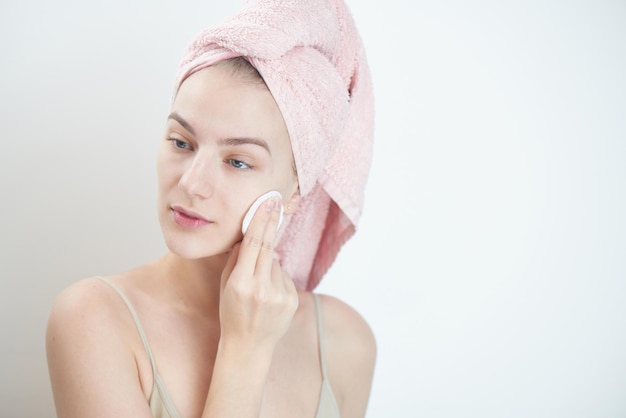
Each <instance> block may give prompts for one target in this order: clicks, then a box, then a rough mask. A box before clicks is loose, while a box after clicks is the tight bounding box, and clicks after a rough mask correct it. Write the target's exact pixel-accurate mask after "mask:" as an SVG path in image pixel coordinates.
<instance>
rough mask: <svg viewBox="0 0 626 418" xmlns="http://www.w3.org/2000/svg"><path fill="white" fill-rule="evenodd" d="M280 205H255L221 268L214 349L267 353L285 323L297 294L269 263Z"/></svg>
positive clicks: (274, 200)
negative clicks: (218, 329)
mask: <svg viewBox="0 0 626 418" xmlns="http://www.w3.org/2000/svg"><path fill="white" fill-rule="evenodd" d="M280 205H281V202H280V200H279V199H278V198H272V199H269V200H267V201H265V202H264V203H263V205H261V207H260V208H259V210H257V212H256V213H255V215H254V217H253V218H252V222H251V223H250V226H249V228H248V230H247V231H246V234H245V235H244V238H243V241H242V242H241V243H240V244H237V245H236V246H235V247H234V248H233V251H232V253H231V255H230V257H229V259H228V262H227V263H226V266H225V267H224V270H223V272H222V277H221V297H220V307H219V315H220V325H221V336H220V345H227V346H229V347H231V348H233V347H236V348H237V351H240V350H244V351H249V350H254V351H256V350H257V349H267V350H269V352H270V353H271V352H273V350H274V347H275V346H276V344H277V343H278V341H279V340H280V339H281V338H282V336H283V335H284V334H285V333H286V332H287V329H288V328H289V325H290V324H291V321H292V319H293V315H294V314H295V312H296V309H297V307H298V294H297V291H296V288H295V285H294V283H293V281H292V280H291V279H290V278H289V277H288V276H287V275H286V274H285V273H284V272H283V270H282V269H281V267H280V264H279V263H278V261H276V260H274V240H275V238H276V230H277V229H278V220H279V216H280Z"/></svg>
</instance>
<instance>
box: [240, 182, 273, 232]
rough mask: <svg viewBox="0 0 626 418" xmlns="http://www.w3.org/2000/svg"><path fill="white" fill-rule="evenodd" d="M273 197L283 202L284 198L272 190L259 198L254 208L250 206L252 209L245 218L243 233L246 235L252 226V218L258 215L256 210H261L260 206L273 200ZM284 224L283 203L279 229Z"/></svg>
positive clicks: (242, 227)
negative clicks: (270, 199)
mask: <svg viewBox="0 0 626 418" xmlns="http://www.w3.org/2000/svg"><path fill="white" fill-rule="evenodd" d="M272 197H277V198H279V199H281V201H282V196H281V195H280V193H279V192H277V191H276V190H272V191H270V192H267V193H265V194H263V195H261V196H259V197H258V198H257V200H255V201H254V203H253V204H252V206H250V209H248V212H247V213H246V216H244V218H243V223H242V225H241V232H243V233H244V234H245V233H246V231H247V230H248V227H249V226H250V222H251V221H252V217H253V216H254V214H255V213H256V210H257V209H258V208H259V206H261V204H262V203H263V202H265V201H266V200H267V199H269V198H272ZM282 222H283V205H282V203H281V205H280V218H278V227H280V224H281V223H282Z"/></svg>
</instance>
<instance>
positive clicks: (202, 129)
mask: <svg viewBox="0 0 626 418" xmlns="http://www.w3.org/2000/svg"><path fill="white" fill-rule="evenodd" d="M316 33H317V34H318V35H319V36H318V37H316V36H315V34H316ZM329 33H331V34H332V36H330V35H329ZM259 35H261V36H259ZM307 42H308V44H309V46H307ZM370 95H371V89H370V88H369V78H368V74H367V67H366V63H365V59H364V55H363V52H362V48H360V41H359V40H358V36H357V35H356V30H355V29H354V27H353V23H352V21H351V19H350V16H349V13H348V11H347V10H346V9H345V5H343V4H342V3H335V2H330V3H328V2H325V1H318V2H315V1H310V2H299V1H292V2H278V1H273V2H272V1H270V2H259V3H252V2H251V3H248V5H247V8H246V9H244V10H243V11H242V13H240V14H238V15H237V16H235V17H233V18H232V19H230V20H229V21H228V22H226V23H225V24H223V25H221V26H219V27H217V28H212V29H209V30H207V31H205V32H203V33H202V34H200V36H199V37H198V38H197V39H196V40H195V41H194V42H193V43H192V44H191V46H190V48H189V50H188V51H187V54H186V58H185V59H184V60H183V64H182V65H181V72H180V76H179V79H178V82H177V86H176V91H175V96H174V100H173V104H172V108H171V112H170V115H169V117H168V120H167V125H166V130H165V135H164V137H163V140H162V141H161V145H160V151H159V157H158V164H157V170H158V182H159V189H158V190H159V193H158V213H159V221H160V224H161V229H162V231H163V236H164V239H165V242H166V244H167V246H168V248H169V250H170V251H169V253H168V254H166V255H165V256H163V257H162V258H160V259H158V260H156V261H154V262H152V263H150V264H147V265H144V266H141V267H139V268H136V269H134V270H131V271H128V272H125V273H122V274H119V275H116V276H111V277H108V278H100V277H95V278H90V279H85V280H83V281H81V282H78V283H76V284H74V285H72V286H70V287H69V288H68V289H66V290H65V291H64V292H63V293H62V294H61V295H60V296H59V297H58V299H57V301H56V302H55V305H54V307H53V309H52V312H51V314H50V319H49V325H48V333H47V353H48V364H49V370H50V376H51V382H52V388H53V393H54V398H55V404H56V408H57V414H58V416H59V417H62V418H66V417H81V418H82V417H133V418H137V417H151V416H154V417H179V416H180V417H235V416H236V417H338V416H341V417H344V418H346V417H363V416H364V415H365V409H366V405H367V399H368V396H369V389H370V384H371V380H372V375H373V367H374V359H375V342H374V338H373V335H372V333H371V331H370V329H369V327H368V326H367V324H366V323H365V322H364V320H363V319H362V318H361V317H360V316H359V314H358V313H356V312H355V311H354V310H353V309H351V308H350V307H348V306H347V305H346V304H344V303H343V302H341V301H339V300H337V299H334V298H332V297H328V296H316V295H313V294H312V293H311V290H312V289H313V288H314V287H315V285H317V283H318V282H319V280H320V279H321V277H322V276H323V274H324V273H325V272H326V270H327V269H328V267H329V265H330V263H332V261H333V259H334V257H335V256H336V254H337V251H338V250H339V247H340V246H341V245H342V244H343V243H344V242H345V241H346V240H347V239H348V238H349V237H350V236H351V235H352V233H353V232H354V226H355V224H356V220H357V219H358V213H359V211H360V204H361V197H360V193H362V187H363V185H364V182H365V177H366V172H367V166H368V165H369V151H370V150H371V146H370V144H369V142H370V141H368V139H371V109H370V108H371V96H370ZM355 134H356V135H355ZM368 135H369V136H368ZM354 138H357V139H358V141H357V142H355V140H354ZM350 150H352V151H350ZM355 158H356V159H358V160H359V161H360V162H359V163H356V164H354V166H353V167H352V168H350V170H345V169H337V167H335V166H334V164H335V162H345V161H348V162H349V161H350V160H351V159H352V160H354V159H355ZM364 160H365V161H364ZM338 167H343V166H341V165H339V166H338ZM336 184H339V185H342V186H343V187H338V186H336ZM269 190H275V191H278V192H279V195H280V197H278V198H271V199H269V200H266V201H265V202H263V203H262V204H261V206H260V208H259V210H257V211H256V213H254V215H253V217H252V220H251V222H250V225H249V227H248V228H247V229H246V230H245V233H243V232H242V221H243V218H244V215H245V213H246V211H247V210H248V209H249V208H250V205H251V203H252V202H253V201H254V200H255V199H256V198H257V197H258V196H259V195H262V194H264V193H265V192H267V191H269ZM355 196H356V197H355ZM351 198H352V200H351ZM281 211H284V215H285V219H284V222H283V223H282V224H281V225H280V226H279V223H280V220H281V216H282V212H281Z"/></svg>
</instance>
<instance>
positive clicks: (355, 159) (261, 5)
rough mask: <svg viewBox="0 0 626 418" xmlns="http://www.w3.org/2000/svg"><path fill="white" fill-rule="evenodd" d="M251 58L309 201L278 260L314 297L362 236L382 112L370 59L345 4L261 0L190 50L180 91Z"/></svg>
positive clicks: (288, 225)
mask: <svg viewBox="0 0 626 418" xmlns="http://www.w3.org/2000/svg"><path fill="white" fill-rule="evenodd" d="M236 56H243V57H245V58H246V59H247V60H248V61H249V62H250V63H251V64H252V65H253V66H254V67H255V68H256V69H257V70H258V71H259V73H260V74H261V76H262V77H263V79H264V80H265V83H266V84H267V86H268V88H269V90H270V92H271V93H272V95H273V97H274V99H275V101H276V103H277V105H278V107H279V109H280V111H281V113H282V115H283V118H284V120H285V125H286V126H287V130H288V132H289V137H290V140H291V147H292V151H293V155H294V160H295V164H296V169H297V172H298V182H299V187H300V194H301V195H302V199H301V201H300V204H299V205H298V208H297V210H296V212H295V213H294V214H292V215H291V216H288V217H286V218H285V222H284V223H283V225H282V226H281V228H280V230H279V235H278V239H277V244H276V253H277V254H278V257H279V260H280V262H281V265H282V267H283V269H284V270H285V272H286V273H287V274H289V275H290V276H291V277H292V279H293V280H294V282H295V283H296V286H298V287H299V288H300V289H304V290H313V289H314V288H315V287H316V286H317V284H318V283H319V281H320V280H321V279H322V277H323V276H324V274H325V273H326V272H327V271H328V269H329V268H330V266H331V264H332V263H333V261H334V260H335V258H336V256H337V253H338V252H339V250H340V248H341V247H342V245H343V244H344V243H345V242H346V241H347V240H348V239H349V238H350V237H351V236H352V235H353V234H354V232H355V230H356V226H357V224H358V220H359V218H360V216H361V211H362V208H363V200H364V189H365V184H366V181H367V176H368V172H369V167H370V164H371V156H372V142H373V122H374V108H373V103H374V100H373V95H372V86H371V79H370V73H369V68H368V66H367V60H366V56H365V51H364V48H363V45H362V42H361V39H360V36H359V34H358V32H357V29H356V27H355V24H354V21H353V19H352V16H351V14H350V11H349V10H348V8H347V6H346V5H345V4H344V3H343V1H341V0H256V1H248V2H246V3H245V4H244V7H243V9H242V10H241V12H240V13H238V14H236V15H234V16H232V17H231V18H229V19H227V20H226V21H225V22H223V23H222V24H220V25H218V26H216V27H212V28H209V29H206V30H204V31H202V32H201V33H200V34H199V35H198V36H197V37H196V38H195V39H194V41H193V42H192V43H191V44H190V45H189V47H188V49H187V50H186V52H185V55H184V58H183V61H182V63H181V65H180V68H179V73H178V77H177V80H176V90H177V89H178V87H179V86H180V84H181V83H182V82H183V81H184V80H185V79H186V78H187V77H188V76H189V75H191V74H193V73H194V72H196V71H198V70H200V69H202V68H206V67H208V66H210V65H212V64H214V63H216V62H218V61H221V60H224V59H228V58H232V57H236Z"/></svg>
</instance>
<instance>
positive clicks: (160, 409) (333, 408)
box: [99, 277, 340, 418]
mask: <svg viewBox="0 0 626 418" xmlns="http://www.w3.org/2000/svg"><path fill="white" fill-rule="evenodd" d="M99 279H100V280H102V281H103V282H105V283H106V284H108V285H109V286H110V287H111V288H112V289H113V290H115V292H117V294H118V295H119V296H120V297H121V298H122V300H123V301H124V303H126V306H127V307H128V310H129V311H130V313H131V315H132V317H133V320H134V321H135V325H136V326H137V331H138V332H139V335H140V336H141V341H143V346H144V348H145V350H146V353H147V354H148V357H149V359H150V365H151V366H152V376H154V378H153V380H154V383H153V385H152V394H151V395H150V401H149V403H150V410H151V411H152V416H153V417H154V418H181V416H180V414H179V413H178V411H177V410H176V407H175V406H174V404H173V403H172V400H171V398H170V396H169V394H168V392H167V388H166V387H165V384H164V383H163V380H162V379H161V376H160V375H159V372H158V370H157V367H156V362H155V361H154V357H153V356H152V350H151V349H150V344H148V339H147V338H146V334H145V333H144V331H143V327H142V326H141V322H139V317H138V316H137V313H136V312H135V309H134V308H133V305H132V304H131V303H130V300H128V298H127V297H126V295H124V293H122V291H121V290H120V289H119V288H118V287H117V286H115V285H114V284H113V283H111V282H109V281H108V280H107V279H105V278H104V277H99ZM313 299H314V300H315V312H316V315H317V336H318V337H317V339H318V342H319V347H318V351H319V355H320V365H321V368H322V387H321V388H320V395H319V401H318V404H317V413H316V415H315V418H340V415H339V407H338V406H337V401H336V400H335V395H334V394H333V390H332V389H331V387H330V384H329V382H328V377H327V374H326V360H325V356H324V328H323V322H322V310H321V307H320V302H319V299H318V297H317V295H316V294H313Z"/></svg>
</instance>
